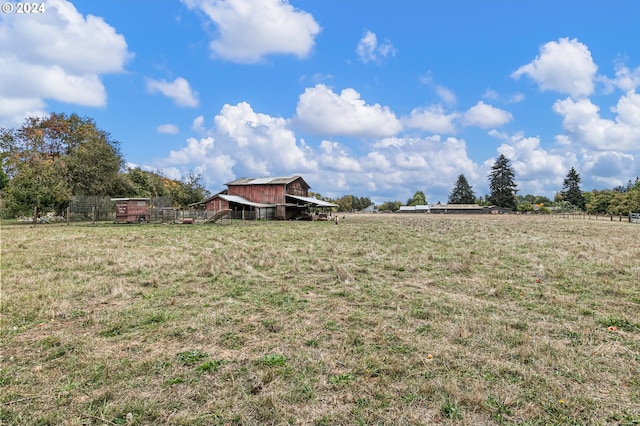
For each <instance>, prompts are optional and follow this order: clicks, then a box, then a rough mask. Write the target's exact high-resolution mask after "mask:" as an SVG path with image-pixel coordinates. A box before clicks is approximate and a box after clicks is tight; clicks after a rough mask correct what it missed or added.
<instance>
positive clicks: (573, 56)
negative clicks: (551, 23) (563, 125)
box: [511, 38, 598, 98]
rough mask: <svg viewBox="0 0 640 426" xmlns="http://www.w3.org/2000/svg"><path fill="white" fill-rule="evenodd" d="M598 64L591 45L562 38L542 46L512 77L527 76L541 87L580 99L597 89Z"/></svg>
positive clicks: (544, 89)
mask: <svg viewBox="0 0 640 426" xmlns="http://www.w3.org/2000/svg"><path fill="white" fill-rule="evenodd" d="M597 70H598V67H597V66H596V64H595V63H594V62H593V59H592V58H591V52H590V51H589V48H588V47H587V46H586V45H585V44H583V43H581V42H579V41H578V40H576V39H568V38H561V39H560V40H558V41H557V42H556V41H550V42H549V43H547V44H545V45H544V46H542V47H541V48H540V54H539V55H538V56H537V57H536V58H535V59H534V60H533V61H532V62H530V63H528V64H526V65H523V66H521V67H520V68H518V69H517V70H516V71H515V72H514V73H513V74H512V75H511V76H512V77H513V78H516V79H517V78H519V77H520V76H523V75H526V76H528V77H530V78H531V79H533V80H534V81H535V82H536V83H537V84H538V86H539V87H540V89H541V90H543V91H547V90H553V91H557V92H560V93H565V94H569V95H571V96H573V97H574V98H579V97H583V96H589V95H591V94H592V93H593V90H594V79H595V76H596V72H597Z"/></svg>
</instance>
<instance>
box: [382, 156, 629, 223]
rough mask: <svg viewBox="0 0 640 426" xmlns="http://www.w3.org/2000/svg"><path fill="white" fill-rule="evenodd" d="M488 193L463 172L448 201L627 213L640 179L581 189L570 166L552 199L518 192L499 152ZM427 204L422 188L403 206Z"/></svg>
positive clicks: (387, 206)
mask: <svg viewBox="0 0 640 426" xmlns="http://www.w3.org/2000/svg"><path fill="white" fill-rule="evenodd" d="M488 179H489V189H490V190H491V193H490V194H487V195H484V196H480V197H477V196H476V194H475V193H474V191H473V187H472V186H471V185H469V182H468V181H467V179H466V177H465V176H464V174H461V175H459V176H458V178H457V179H456V182H455V183H454V185H453V189H452V190H451V192H450V193H449V198H448V200H447V203H448V204H478V205H481V206H489V205H492V206H498V207H502V208H504V209H508V210H513V211H519V212H529V211H534V210H538V211H540V212H550V211H551V210H555V211H582V212H586V213H589V214H599V213H600V214H612V215H619V214H622V215H627V214H629V213H630V212H640V178H638V177H636V179H635V181H634V182H632V181H631V180H629V182H628V183H627V184H626V185H621V186H618V187H615V188H613V189H605V190H600V191H599V190H595V189H594V190H592V191H589V192H584V191H582V189H581V177H580V174H579V173H578V171H577V170H576V169H575V168H574V167H571V169H570V170H569V172H568V173H567V176H566V177H565V179H564V181H563V186H562V189H561V190H560V191H558V192H557V193H556V194H555V196H554V199H553V201H552V200H550V199H549V198H547V197H544V196H539V195H531V194H528V195H519V194H518V185H517V183H516V175H515V172H514V170H513V167H512V166H511V161H510V160H509V159H508V158H507V157H505V156H504V155H502V154H501V155H500V156H499V157H498V158H497V159H496V160H495V162H494V163H493V165H492V167H491V171H490V173H489V175H488ZM425 204H428V203H427V200H426V197H425V195H424V192H423V191H420V190H419V191H416V193H415V194H414V196H413V197H411V198H409V199H408V200H407V202H406V204H405V205H408V206H413V205H425ZM402 205H403V203H402V202H400V201H386V202H384V203H382V204H381V205H379V206H378V209H379V210H389V211H397V210H399V209H400V206H402Z"/></svg>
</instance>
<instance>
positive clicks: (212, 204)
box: [205, 198, 229, 212]
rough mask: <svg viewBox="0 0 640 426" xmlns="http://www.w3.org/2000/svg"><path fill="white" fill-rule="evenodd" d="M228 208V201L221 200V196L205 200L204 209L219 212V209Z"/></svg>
mask: <svg viewBox="0 0 640 426" xmlns="http://www.w3.org/2000/svg"><path fill="white" fill-rule="evenodd" d="M228 208H229V202H228V201H227V200H223V199H222V198H214V199H213V200H209V201H207V204H206V206H205V209H206V210H208V211H212V212H219V211H220V210H225V209H228Z"/></svg>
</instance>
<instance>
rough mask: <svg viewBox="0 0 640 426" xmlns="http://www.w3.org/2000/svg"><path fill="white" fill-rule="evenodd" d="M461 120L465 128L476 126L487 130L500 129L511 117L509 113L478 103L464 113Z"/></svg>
mask: <svg viewBox="0 0 640 426" xmlns="http://www.w3.org/2000/svg"><path fill="white" fill-rule="evenodd" d="M463 119H464V120H463V121H464V123H465V125H467V126H478V127H482V128H484V129H487V128H490V127H500V126H502V125H503V124H506V123H508V122H509V121H511V120H512V119H513V116H512V115H511V113H510V112H507V111H505V110H502V109H500V108H496V107H494V106H491V105H488V104H485V103H484V102H482V101H480V102H478V103H477V104H476V105H474V106H472V107H471V108H469V109H468V110H467V111H466V112H465V113H464V115H463Z"/></svg>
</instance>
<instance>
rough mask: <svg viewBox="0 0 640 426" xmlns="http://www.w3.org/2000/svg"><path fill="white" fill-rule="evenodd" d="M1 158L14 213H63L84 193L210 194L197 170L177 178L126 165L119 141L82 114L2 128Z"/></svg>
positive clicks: (179, 202) (181, 198)
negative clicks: (35, 210)
mask: <svg viewBox="0 0 640 426" xmlns="http://www.w3.org/2000/svg"><path fill="white" fill-rule="evenodd" d="M0 162H1V163H0V164H1V167H0V195H1V196H2V199H3V201H4V203H5V208H6V210H7V212H8V213H9V214H10V215H14V216H15V215H26V214H30V213H31V212H33V209H34V208H38V209H39V210H40V211H56V212H62V211H63V210H64V209H65V208H66V207H67V206H68V205H70V203H71V202H72V200H74V199H75V198H76V197H81V196H109V197H171V198H172V200H173V203H174V205H176V206H183V207H184V206H187V205H188V204H190V203H195V202H199V201H202V199H203V198H204V197H205V196H207V195H208V191H207V190H206V189H205V188H204V186H203V184H202V179H201V177H200V176H199V175H196V174H195V173H193V172H191V173H189V174H188V175H187V177H186V178H184V179H183V180H173V179H169V178H167V177H165V176H163V175H162V174H161V173H159V172H151V171H145V170H142V169H140V168H137V167H135V168H129V167H125V161H124V158H123V156H122V153H121V151H120V148H119V142H118V141H116V140H115V139H113V138H112V137H111V135H110V134H109V133H107V132H105V131H104V130H101V129H99V128H98V127H97V125H96V123H95V121H94V120H93V119H91V118H87V117H80V116H79V115H77V114H71V115H65V114H56V113H54V114H51V115H49V116H46V117H30V118H27V119H26V120H25V122H24V124H23V125H22V126H21V127H19V128H1V129H0Z"/></svg>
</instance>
